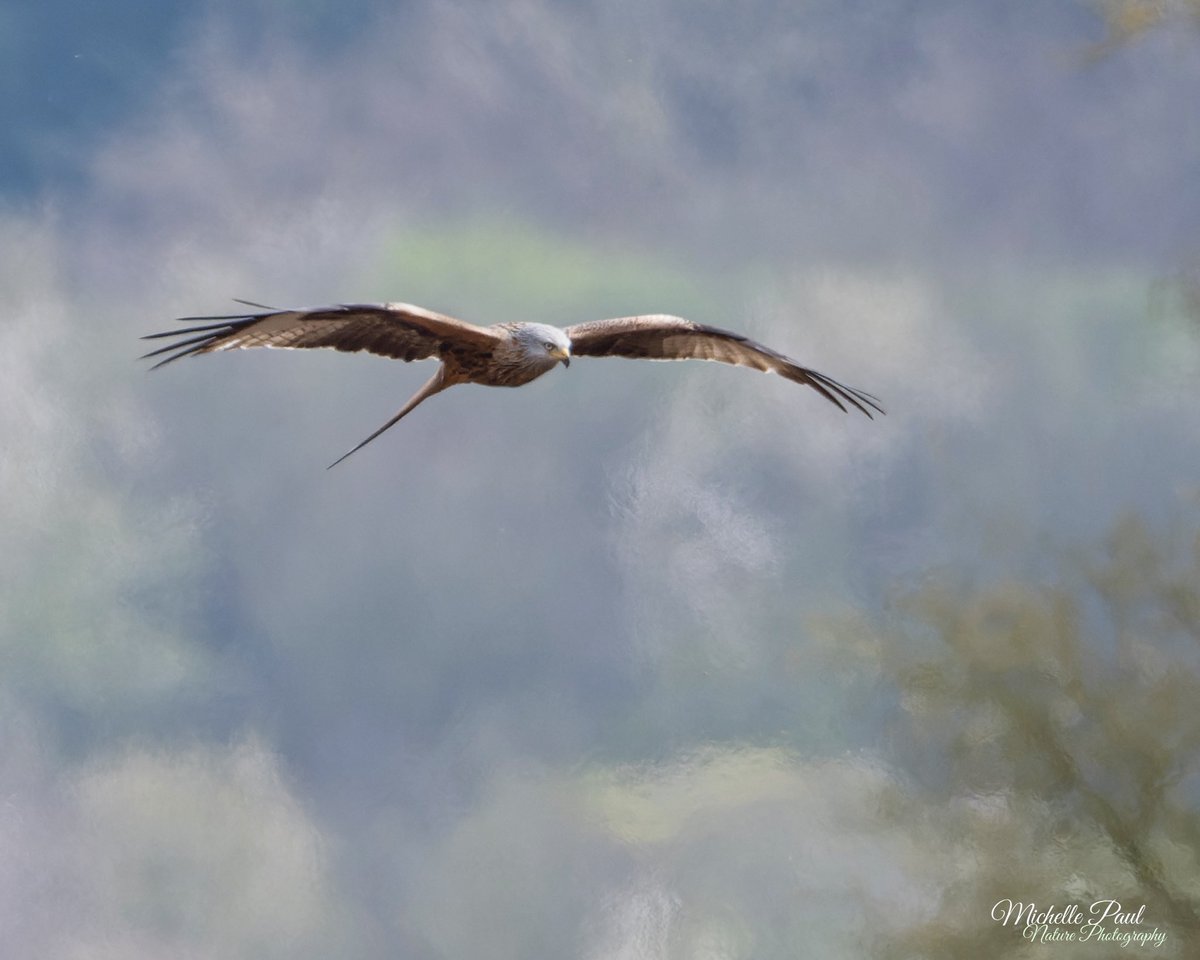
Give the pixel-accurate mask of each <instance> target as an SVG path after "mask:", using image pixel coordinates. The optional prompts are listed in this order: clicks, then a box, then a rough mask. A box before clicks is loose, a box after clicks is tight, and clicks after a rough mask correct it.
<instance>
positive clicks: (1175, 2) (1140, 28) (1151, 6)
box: [1089, 0, 1200, 59]
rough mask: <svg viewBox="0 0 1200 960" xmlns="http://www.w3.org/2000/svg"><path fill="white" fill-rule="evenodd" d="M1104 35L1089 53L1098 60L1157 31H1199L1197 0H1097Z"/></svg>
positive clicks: (1199, 0) (1199, 19) (1198, 6)
mask: <svg viewBox="0 0 1200 960" xmlns="http://www.w3.org/2000/svg"><path fill="white" fill-rule="evenodd" d="M1097 6H1098V7H1099V9H1100V16H1101V17H1102V18H1103V19H1104V25H1105V29H1106V31H1107V35H1106V36H1105V38H1104V39H1103V40H1102V41H1100V43H1098V44H1095V45H1094V46H1093V47H1092V48H1091V50H1090V51H1089V59H1099V58H1101V57H1104V56H1107V55H1108V54H1110V53H1112V51H1113V50H1115V49H1116V48H1117V47H1120V46H1123V45H1125V44H1127V43H1129V42H1130V41H1131V40H1136V39H1138V38H1140V37H1142V36H1144V35H1145V34H1147V33H1149V32H1150V31H1151V30H1154V29H1157V28H1158V27H1165V26H1172V25H1174V24H1184V25H1185V26H1186V25H1190V26H1192V27H1200V0H1099V3H1098V4H1097Z"/></svg>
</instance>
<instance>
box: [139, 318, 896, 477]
mask: <svg viewBox="0 0 1200 960" xmlns="http://www.w3.org/2000/svg"><path fill="white" fill-rule="evenodd" d="M239 302H241V301H239ZM249 305H250V306H257V305H256V304H249ZM264 310H265V312H263V313H251V314H245V313H242V314H231V315H228V316H219V317H184V318H182V320H183V322H186V323H193V324H195V323H196V322H197V321H204V322H203V323H199V324H197V325H194V326H188V327H184V328H182V329H179V330H169V331H166V332H164V333H152V334H150V335H149V336H147V337H143V338H142V339H144V340H154V339H157V338H160V337H174V338H180V337H182V338H184V339H175V341H174V342H173V343H171V344H169V345H167V346H165V347H160V348H159V349H157V350H152V351H150V352H149V353H147V354H145V356H144V357H143V359H145V358H146V357H157V356H161V355H163V354H166V355H167V356H165V357H164V359H162V360H160V361H159V362H158V363H156V364H155V365H154V367H153V368H152V369H156V368H158V367H161V366H163V365H164V364H167V363H170V362H171V361H173V360H179V359H181V358H182V357H191V356H197V355H199V354H202V353H213V352H214V351H217V350H235V349H243V348H246V347H276V348H282V349H300V350H302V349H313V348H318V347H327V348H330V349H334V350H342V351H346V352H359V351H366V352H368V353H375V354H379V355H380V356H384V357H391V358H393V359H396V360H405V361H410V360H427V359H432V358H437V359H438V360H441V366H440V367H439V368H438V370H437V372H436V373H435V374H434V375H433V377H432V378H430V379H429V380H428V381H427V382H426V383H425V384H424V386H422V387H421V389H420V390H418V391H417V392H416V393H415V394H414V395H413V396H412V397H411V398H410V399H409V401H408V402H407V403H406V404H405V405H404V406H403V408H401V410H400V412H399V413H397V414H396V415H395V416H394V417H392V419H390V420H389V421H388V422H387V423H385V424H384V425H383V426H382V427H380V428H379V429H378V430H376V431H375V432H374V433H372V434H371V435H370V436H369V437H367V438H366V439H365V440H363V442H362V443H360V444H358V446H356V447H354V449H353V450H350V451H349V452H348V453H346V454H345V455H343V456H342V457H339V458H338V459H337V460H335V461H334V462H333V463H331V464H330V466H331V467H333V466H337V464H339V463H341V462H342V460H345V459H346V457H348V456H350V454H351V453H354V452H355V451H356V450H359V449H361V448H362V447H365V446H366V445H367V444H368V443H370V442H371V441H372V440H374V439H375V438H376V437H377V436H379V435H380V434H381V433H383V432H384V431H385V430H387V429H388V428H389V427H391V426H392V425H394V424H395V423H396V421H398V420H399V419H400V418H401V417H403V416H405V415H406V414H407V413H409V412H410V411H411V410H412V409H413V408H415V407H416V406H417V405H418V404H419V403H421V402H422V401H423V400H425V399H427V398H428V397H431V396H433V395H434V394H435V393H440V392H441V391H442V390H445V389H446V388H447V387H452V386H454V385H455V384H459V383H481V384H484V385H485V386H490V387H519V386H521V385H522V384H526V383H529V382H530V381H531V380H535V379H537V378H538V377H540V376H541V375H542V374H543V373H546V372H547V371H549V370H551V369H553V368H554V367H555V366H556V365H557V364H558V363H560V362H561V363H562V364H563V366H570V362H571V358H572V357H627V358H634V359H643V360H715V361H717V362H719V363H730V364H735V365H737V366H742V367H751V368H752V369H755V370H762V371H764V372H768V373H777V374H779V375H780V376H781V377H785V378H786V379H788V380H791V381H793V382H795V383H802V384H805V385H807V386H810V387H812V388H813V389H814V390H816V391H817V392H818V393H820V394H821V396H823V397H825V399H826V400H828V401H829V402H830V403H833V404H835V405H836V406H837V407H839V408H840V409H841V410H843V411H844V410H846V408H847V404H849V405H850V406H853V407H855V408H857V409H858V410H860V411H861V412H862V413H864V414H866V415H867V416H868V417H870V416H872V413H871V411H872V410H874V411H876V412H878V413H883V412H884V411H883V407H881V406H880V405H879V401H878V399H877V398H876V397H874V396H872V395H871V394H869V393H866V392H865V391H862V390H855V389H854V388H853V387H847V386H845V385H844V384H841V383H838V382H837V381H836V380H834V379H832V378H830V377H827V376H825V375H824V374H821V373H818V372H817V371H815V370H810V369H809V368H807V367H802V366H800V365H799V364H798V363H796V362H795V361H794V360H791V359H789V358H788V357H785V356H784V355H783V354H781V353H777V352H776V351H774V350H772V349H771V348H770V347H765V346H763V345H762V344H761V343H756V342H755V341H754V340H751V339H750V338H749V337H745V336H742V335H741V334H738V333H732V332H730V331H728V330H722V329H720V328H718V327H709V326H705V325H704V324H701V323H693V322H692V321H690V320H684V319H683V318H682V317H672V316H667V315H663V314H652V315H648V316H641V317H618V318H616V319H613V320H596V321H593V322H591V323H580V324H576V325H575V326H572V327H567V328H566V329H565V330H560V329H559V328H558V327H551V326H548V325H546V324H543V323H500V324H495V325H494V326H490V327H478V326H475V325H474V324H471V323H465V322H464V321H462V320H456V319H455V318H454V317H448V316H445V315H443V314H440V313H434V312H433V311H432V310H425V309H423V308H421V307H414V306H412V305H411V304H407V303H382V304H354V305H345V306H335V307H322V308H319V309H316V310H271V309H268V308H264ZM189 334H194V336H189Z"/></svg>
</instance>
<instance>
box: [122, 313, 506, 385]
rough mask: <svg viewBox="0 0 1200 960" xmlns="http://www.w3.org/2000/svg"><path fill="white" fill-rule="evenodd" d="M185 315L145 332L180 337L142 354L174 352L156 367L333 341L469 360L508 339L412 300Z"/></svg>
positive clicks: (402, 355)
mask: <svg viewBox="0 0 1200 960" xmlns="http://www.w3.org/2000/svg"><path fill="white" fill-rule="evenodd" d="M181 321H182V322H183V323H189V324H193V325H192V326H187V327H183V328H181V329H178V330H167V331H165V332H163V333H152V334H150V335H149V336H146V337H143V338H142V339H143V340H156V339H159V338H161V337H173V338H176V339H175V340H174V341H173V342H172V343H170V344H168V345H167V346H165V347H160V348H159V349H157V350H152V351H150V352H149V353H147V354H146V355H145V357H143V358H142V359H145V358H146V357H157V356H159V355H160V354H164V353H165V354H169V356H167V357H166V358H165V359H163V360H160V361H159V362H158V363H156V364H155V365H154V367H161V366H162V365H163V364H164V363H170V362H171V361H172V360H179V359H180V358H182V357H191V356H195V355H197V354H201V353H212V352H213V351H214V350H236V349H242V348H245V347H278V348H282V349H289V350H305V349H313V348H318V347H329V348H331V349H334V350H344V351H347V352H357V351H366V352H368V353H375V354H379V355H380V356H383V357H393V358H395V359H397V360H425V359H427V358H429V357H438V358H442V359H444V358H446V357H455V358H457V359H459V360H463V361H468V362H469V361H471V360H478V359H481V358H483V357H485V356H486V355H488V354H490V352H491V351H492V349H493V348H494V347H495V346H496V345H497V344H498V343H500V342H501V340H502V336H501V335H500V334H497V333H495V332H493V331H491V330H489V329H487V328H485V327H477V326H475V325H474V324H472V323H464V322H463V321H462V320H456V319H454V318H453V317H447V316H444V315H442V314H440V313H434V312H433V311H432V310H425V309H423V308H421V307H414V306H412V305H411V304H407V303H367V304H348V305H342V306H336V307H321V308H318V309H316V310H269V311H267V312H265V313H251V314H244V313H243V314H231V315H229V316H221V317H182V318H181ZM201 321H203V322H201ZM179 338H182V339H179ZM152 369H153V368H152Z"/></svg>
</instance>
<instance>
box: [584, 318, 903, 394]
mask: <svg viewBox="0 0 1200 960" xmlns="http://www.w3.org/2000/svg"><path fill="white" fill-rule="evenodd" d="M566 334H567V336H568V337H569V338H570V339H571V355H572V356H575V357H627V358H631V359H639V360H713V361H716V362H717V363H730V364H733V365H735V366H739V367H750V368H751V369H754V370H761V371H763V372H764V373H777V374H779V376H781V377H785V378H786V379H788V380H791V381H793V382H795V383H802V384H806V385H807V386H810V387H812V388H813V389H814V390H816V391H817V392H818V393H819V394H821V396H823V397H824V398H825V399H826V400H828V401H829V402H830V403H832V404H834V405H836V406H837V407H839V408H840V409H841V410H843V411H844V410H845V409H846V404H850V405H851V406H853V407H856V408H857V409H859V410H861V411H862V412H863V413H865V414H866V415H867V416H868V417H871V416H872V411H875V412H876V413H883V412H884V409H883V407H882V406H880V404H879V398H878V397H875V396H873V395H871V394H869V393H867V392H866V391H865V390H856V389H855V388H853V387H848V386H846V385H845V384H842V383H838V382H837V381H836V380H834V379H833V378H832V377H827V376H825V374H823V373H818V372H817V371H816V370H811V369H809V368H808V367H802V366H800V364H798V363H796V361H794V360H792V359H790V358H789V357H785V356H784V355H783V354H782V353H778V352H776V351H775V350H772V349H771V348H770V347H767V346H764V345H763V344H761V343H758V342H757V341H755V340H751V339H750V338H749V337H747V336H744V335H742V334H740V333H733V332H732V331H730V330H722V329H721V328H720V327H710V326H707V325H705V324H702V323H694V322H692V321H691V320H685V319H684V318H683V317H672V316H667V315H664V314H653V315H649V316H642V317H617V318H615V319H612V320H595V321H592V322H591V323H579V324H576V325H575V326H572V327H567V329H566ZM843 401H844V402H843Z"/></svg>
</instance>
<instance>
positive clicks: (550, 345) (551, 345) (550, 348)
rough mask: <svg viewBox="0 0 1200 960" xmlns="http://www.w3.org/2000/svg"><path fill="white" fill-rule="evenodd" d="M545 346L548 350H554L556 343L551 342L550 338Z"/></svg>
mask: <svg viewBox="0 0 1200 960" xmlns="http://www.w3.org/2000/svg"><path fill="white" fill-rule="evenodd" d="M544 346H545V347H546V349H547V350H553V349H554V344H553V343H551V342H550V341H549V340H547V341H546V342H545V344H544Z"/></svg>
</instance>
